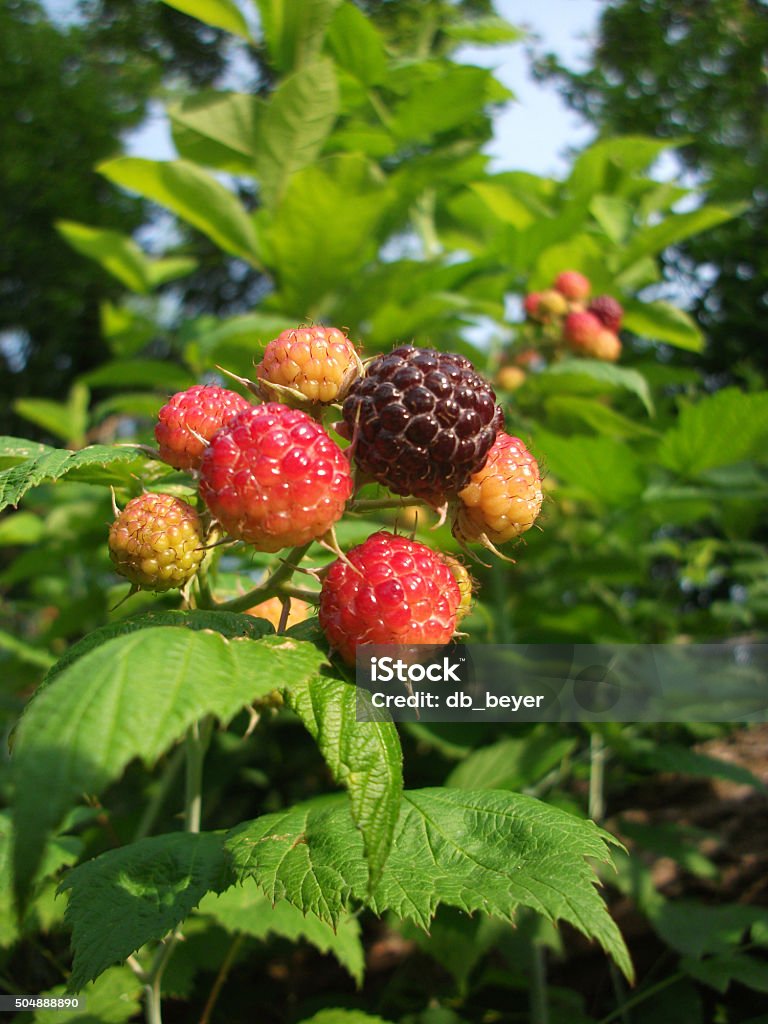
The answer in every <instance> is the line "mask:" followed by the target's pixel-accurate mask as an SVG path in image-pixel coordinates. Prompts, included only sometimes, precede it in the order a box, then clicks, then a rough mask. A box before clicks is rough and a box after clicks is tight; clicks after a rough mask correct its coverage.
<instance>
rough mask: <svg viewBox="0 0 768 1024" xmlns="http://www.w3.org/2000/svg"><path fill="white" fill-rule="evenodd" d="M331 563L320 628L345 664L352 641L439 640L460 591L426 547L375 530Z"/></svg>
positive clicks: (447, 634) (449, 628)
mask: <svg viewBox="0 0 768 1024" xmlns="http://www.w3.org/2000/svg"><path fill="white" fill-rule="evenodd" d="M347 558H348V560H349V563H351V564H348V563H347V562H345V561H342V560H341V559H339V560H338V561H336V562H334V563H333V565H332V566H331V568H330V571H329V572H328V575H327V576H326V577H325V579H324V580H323V587H322V591H321V593H320V611H319V617H320V626H321V627H322V629H323V632H324V633H325V635H326V637H327V638H328V642H329V644H330V645H331V647H332V648H333V649H334V650H336V651H338V652H339V654H340V655H341V657H342V658H343V659H344V661H345V662H347V664H349V665H354V663H355V648H356V647H357V646H358V644H408V645H411V644H444V643H447V642H448V641H449V640H450V639H451V637H452V636H453V634H454V632H455V629H456V613H457V610H458V608H459V605H460V604H461V600H462V595H461V590H460V589H459V585H458V583H457V582H456V579H455V578H454V575H453V573H452V572H451V570H450V568H449V567H448V565H446V563H445V562H444V561H443V559H442V558H441V557H440V556H439V555H438V554H436V553H435V552H434V551H432V549H431V548H428V547H426V546H425V545H424V544H420V543H419V542H418V541H413V540H408V539H407V538H406V537H398V536H395V535H394V534H391V533H387V532H386V531H383V530H382V531H380V532H379V533H374V534H373V536H371V537H369V538H368V540H366V541H365V542H364V543H363V544H360V545H359V546H358V547H356V548H352V550H351V551H350V552H349V554H348V555H347Z"/></svg>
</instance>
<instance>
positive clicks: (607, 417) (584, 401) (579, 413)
mask: <svg viewBox="0 0 768 1024" xmlns="http://www.w3.org/2000/svg"><path fill="white" fill-rule="evenodd" d="M545 408H546V422H547V423H549V424H550V425H551V424H553V423H557V424H558V429H559V430H560V432H561V433H564V432H565V431H563V430H562V427H561V426H560V424H562V422H563V421H565V423H566V424H569V425H572V424H573V421H574V420H575V421H576V423H577V424H580V423H581V424H585V425H586V426H588V427H591V428H592V430H594V431H595V432H596V433H597V434H602V435H604V436H605V437H616V438H638V437H645V438H648V437H658V436H659V435H658V433H657V431H655V430H653V429H651V427H648V426H646V425H645V423H638V422H637V420H633V419H630V418H629V417H628V416H623V415H622V414H621V413H620V412H616V410H615V409H612V408H611V407H610V406H609V405H604V404H603V403H602V402H599V401H596V400H595V399H593V398H581V397H580V396H578V395H553V396H552V397H551V398H548V399H547V400H546V402H545Z"/></svg>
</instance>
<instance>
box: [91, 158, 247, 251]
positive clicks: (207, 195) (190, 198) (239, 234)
mask: <svg viewBox="0 0 768 1024" xmlns="http://www.w3.org/2000/svg"><path fill="white" fill-rule="evenodd" d="M97 170H98V171H99V172H100V173H101V174H103V175H104V177H106V178H108V179H109V180H110V181H111V182H113V183H114V184H115V185H120V186H121V187H122V188H126V189H129V190H130V191H132V192H137V193H138V194H139V195H142V196H144V197H145V198H146V199H152V200H154V201H155V202H156V203H159V204H160V205H161V206H164V207H165V208H166V209H169V210H172V211H173V212H174V213H175V214H177V215H178V216H179V217H181V218H182V220H185V221H187V223H189V224H191V225H192V226H193V227H196V228H197V229H198V230H200V231H202V232H203V234H205V235H207V236H208V237H209V238H210V239H211V241H213V242H215V243H216V245H218V246H219V247H220V248H222V249H224V251H225V252H229V253H232V254H233V255H234V256H240V257H241V258H242V259H244V260H246V262H248V263H250V264H251V265H253V266H258V265H259V253H258V244H257V240H256V235H255V233H254V230H253V224H252V223H251V219H250V217H249V216H248V214H247V213H246V211H245V209H244V207H243V206H242V204H241V203H240V201H239V200H238V199H237V197H236V196H235V195H233V193H232V192H230V191H229V190H228V189H226V188H225V187H224V186H223V185H222V184H220V182H218V181H217V180H216V179H215V178H213V177H211V176H210V175H209V174H207V173H206V172H205V171H203V170H202V169H201V168H200V167H198V166H197V165H196V164H193V163H191V162H189V161H187V160H169V161H162V160H145V159H143V158H141V157H130V156H123V157H118V158H117V159H116V160H108V161H106V163H103V164H100V165H99V167H98V168H97Z"/></svg>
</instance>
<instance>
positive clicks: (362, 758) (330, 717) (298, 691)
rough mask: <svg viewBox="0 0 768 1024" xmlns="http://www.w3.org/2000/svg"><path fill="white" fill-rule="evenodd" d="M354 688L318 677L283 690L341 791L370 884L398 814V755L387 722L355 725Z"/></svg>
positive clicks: (400, 760) (387, 847) (400, 776)
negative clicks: (344, 790)
mask: <svg viewBox="0 0 768 1024" xmlns="http://www.w3.org/2000/svg"><path fill="white" fill-rule="evenodd" d="M358 694H359V691H358V689H357V687H355V686H352V685H350V684H349V683H344V682H342V681H341V680H338V679H330V678H323V677H318V678H317V679H311V680H307V681H305V682H303V683H301V684H299V685H298V686H291V687H289V688H288V694H287V697H288V703H289V704H290V706H291V707H292V708H293V710H294V711H295V712H296V714H297V715H298V716H299V718H301V720H302V722H303V723H304V725H305V726H306V728H307V729H308V731H309V732H310V734H311V735H312V736H313V737H314V739H315V741H316V742H317V745H318V747H319V748H320V752H321V753H322V755H323V757H324V758H325V760H326V761H327V762H328V767H329V768H330V769H331V773H332V775H333V777H334V779H336V781H337V782H340V783H341V784H342V785H344V786H346V787H347V790H348V792H349V799H350V807H351V809H352V817H353V818H354V821H355V824H356V825H357V827H358V828H359V829H360V831H361V832H362V834H363V848H364V851H365V856H366V858H367V860H368V864H369V866H370V872H371V882H372V883H373V882H375V880H376V879H377V878H378V877H379V875H380V874H381V870H382V868H383V866H384V863H385V862H386V859H387V857H388V856H389V851H390V848H391V846H392V837H393V835H394V832H395V826H396V824H397V818H398V815H399V813H400V798H401V795H402V791H403V754H402V750H401V748H400V740H399V738H398V735H397V729H396V728H395V726H394V724H393V723H392V722H359V721H358V720H357V698H358Z"/></svg>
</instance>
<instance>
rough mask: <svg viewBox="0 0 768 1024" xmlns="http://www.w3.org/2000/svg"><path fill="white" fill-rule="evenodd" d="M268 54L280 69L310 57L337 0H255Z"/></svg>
mask: <svg viewBox="0 0 768 1024" xmlns="http://www.w3.org/2000/svg"><path fill="white" fill-rule="evenodd" d="M256 2H257V5H258V8H259V14H260V16H261V28H262V31H263V33H264V40H265V42H266V44H267V51H268V53H269V58H270V61H271V63H272V64H273V65H274V67H275V68H276V69H277V70H278V71H281V72H286V71H291V70H293V69H294V68H298V67H301V65H302V64H306V63H309V62H310V61H312V60H314V59H315V57H316V56H317V54H318V53H319V52H320V48H321V47H322V45H323V38H324V36H325V32H326V29H327V28H328V25H329V24H330V21H331V18H332V17H333V12H334V10H335V9H336V7H338V5H339V2H340V0H256Z"/></svg>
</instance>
